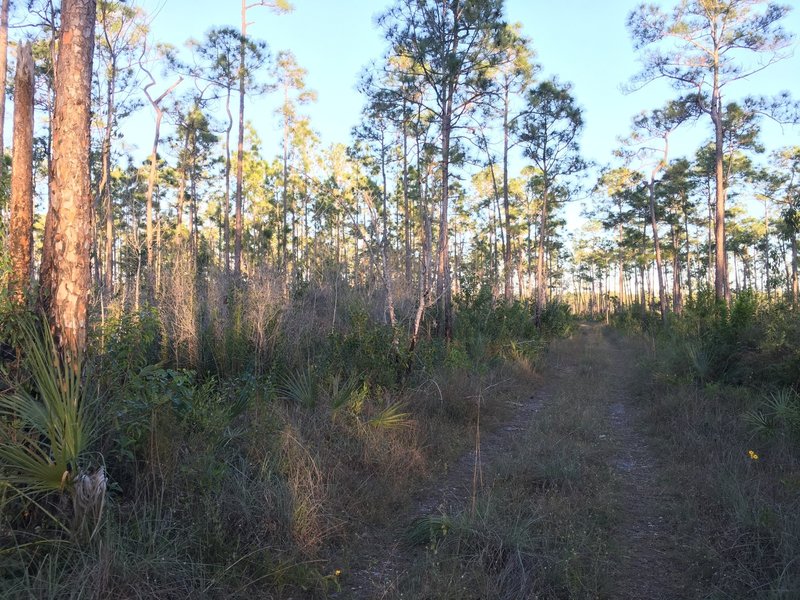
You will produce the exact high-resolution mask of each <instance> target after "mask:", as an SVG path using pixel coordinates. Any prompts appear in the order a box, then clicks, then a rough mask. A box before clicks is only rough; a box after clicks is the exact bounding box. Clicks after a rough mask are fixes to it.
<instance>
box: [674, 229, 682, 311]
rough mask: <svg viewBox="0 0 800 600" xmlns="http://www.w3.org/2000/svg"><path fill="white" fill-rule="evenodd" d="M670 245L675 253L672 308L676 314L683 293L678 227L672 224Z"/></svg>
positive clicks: (679, 308) (680, 307) (680, 305)
mask: <svg viewBox="0 0 800 600" xmlns="http://www.w3.org/2000/svg"><path fill="white" fill-rule="evenodd" d="M672 247H673V248H674V251H675V254H674V256H673V258H672V310H673V311H674V312H675V314H676V315H679V314H681V313H682V312H683V294H682V292H681V253H680V240H679V236H678V228H677V227H676V226H675V225H674V224H673V225H672Z"/></svg>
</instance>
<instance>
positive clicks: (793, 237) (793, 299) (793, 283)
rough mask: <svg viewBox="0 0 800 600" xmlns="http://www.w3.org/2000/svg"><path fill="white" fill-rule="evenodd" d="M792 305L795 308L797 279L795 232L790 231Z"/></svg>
mask: <svg viewBox="0 0 800 600" xmlns="http://www.w3.org/2000/svg"><path fill="white" fill-rule="evenodd" d="M790 241H791V244H792V306H793V307H795V308H797V300H798V280H797V233H795V232H792V238H791V240H790Z"/></svg>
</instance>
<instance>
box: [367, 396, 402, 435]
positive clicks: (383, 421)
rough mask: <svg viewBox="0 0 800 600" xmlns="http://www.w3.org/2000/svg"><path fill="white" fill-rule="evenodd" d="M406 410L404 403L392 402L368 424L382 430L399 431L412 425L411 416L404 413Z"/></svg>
mask: <svg viewBox="0 0 800 600" xmlns="http://www.w3.org/2000/svg"><path fill="white" fill-rule="evenodd" d="M404 408H405V406H404V404H403V403H402V402H392V403H391V404H389V406H387V407H386V408H384V409H383V410H381V411H380V412H379V413H377V414H376V415H373V416H372V417H371V418H370V419H369V421H368V423H369V424H370V425H372V426H373V427H378V428H380V429H398V428H401V427H408V426H410V425H411V414H410V413H407V412H403V409H404Z"/></svg>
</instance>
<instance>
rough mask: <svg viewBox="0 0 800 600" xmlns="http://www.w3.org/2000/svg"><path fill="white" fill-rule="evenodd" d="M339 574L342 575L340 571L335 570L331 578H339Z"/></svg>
mask: <svg viewBox="0 0 800 600" xmlns="http://www.w3.org/2000/svg"><path fill="white" fill-rule="evenodd" d="M341 574H342V570H341V569H336V570H335V571H334V572H333V576H334V577H339V575H341Z"/></svg>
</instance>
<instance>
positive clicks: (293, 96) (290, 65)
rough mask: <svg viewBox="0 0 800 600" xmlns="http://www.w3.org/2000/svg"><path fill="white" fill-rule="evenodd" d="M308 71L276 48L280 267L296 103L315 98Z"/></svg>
mask: <svg viewBox="0 0 800 600" xmlns="http://www.w3.org/2000/svg"><path fill="white" fill-rule="evenodd" d="M307 75H308V72H307V71H306V70H305V69H304V68H302V67H301V66H300V65H298V64H297V59H296V58H295V56H294V54H292V53H291V52H286V51H284V52H279V53H278V56H277V58H276V61H275V78H276V80H277V85H278V89H279V90H280V92H281V96H282V102H281V105H280V107H279V108H278V114H279V115H280V120H281V125H282V127H283V139H282V141H281V151H282V161H283V182H282V183H283V186H282V193H281V204H282V208H283V214H282V218H283V224H282V228H281V235H280V256H281V268H283V269H285V268H286V265H287V264H288V261H287V256H286V249H287V247H288V239H287V238H288V233H289V231H290V227H289V205H290V202H289V161H290V158H291V153H292V132H293V130H295V129H296V128H297V126H298V123H299V121H300V120H301V118H300V116H299V115H298V114H297V107H298V105H304V104H307V103H309V102H313V101H315V100H316V98H317V94H316V92H314V91H312V90H309V89H307V88H306V82H305V80H306V76H307Z"/></svg>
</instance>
